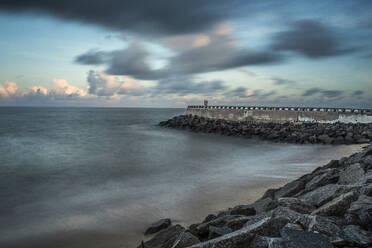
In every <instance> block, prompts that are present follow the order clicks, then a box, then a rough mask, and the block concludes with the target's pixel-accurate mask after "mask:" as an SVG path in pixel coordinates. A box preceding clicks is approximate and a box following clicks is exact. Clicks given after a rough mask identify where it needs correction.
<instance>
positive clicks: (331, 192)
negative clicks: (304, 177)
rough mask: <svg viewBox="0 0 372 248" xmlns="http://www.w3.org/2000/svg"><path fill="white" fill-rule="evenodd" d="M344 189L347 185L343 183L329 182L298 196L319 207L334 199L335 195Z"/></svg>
mask: <svg viewBox="0 0 372 248" xmlns="http://www.w3.org/2000/svg"><path fill="white" fill-rule="evenodd" d="M344 189H345V187H344V186H342V185H337V184H328V185H325V186H322V187H319V188H317V189H315V190H313V191H310V192H307V193H305V194H303V195H301V196H299V197H298V198H299V199H301V200H303V201H304V202H307V203H309V204H311V205H313V206H316V207H318V206H321V205H323V204H325V203H327V202H328V201H330V200H332V199H333V198H334V197H336V196H337V195H339V194H340V193H341V192H343V190H344Z"/></svg>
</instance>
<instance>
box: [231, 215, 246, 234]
mask: <svg viewBox="0 0 372 248" xmlns="http://www.w3.org/2000/svg"><path fill="white" fill-rule="evenodd" d="M249 220H252V217H251V216H249V217H248V216H242V217H239V218H235V219H232V220H230V221H227V222H226V226H227V227H229V228H231V229H232V230H233V231H236V230H239V229H240V228H242V227H243V226H244V224H245V223H247V222H248V221H249Z"/></svg>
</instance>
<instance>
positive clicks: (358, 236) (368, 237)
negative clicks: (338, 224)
mask: <svg viewBox="0 0 372 248" xmlns="http://www.w3.org/2000/svg"><path fill="white" fill-rule="evenodd" d="M343 232H344V239H345V240H346V241H347V243H348V244H349V245H353V246H357V247H368V246H371V245H372V233H371V232H368V231H365V230H363V229H361V228H360V227H359V226H355V225H349V226H346V227H345V228H344V229H343Z"/></svg>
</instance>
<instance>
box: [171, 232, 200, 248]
mask: <svg viewBox="0 0 372 248" xmlns="http://www.w3.org/2000/svg"><path fill="white" fill-rule="evenodd" d="M198 243H200V240H199V239H198V238H197V237H195V236H194V235H193V234H192V233H190V232H188V231H184V232H182V233H181V234H180V235H179V236H178V238H177V239H176V241H175V242H174V243H173V245H172V247H171V248H185V247H188V246H192V245H195V244H198Z"/></svg>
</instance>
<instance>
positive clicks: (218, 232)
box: [208, 226, 233, 239]
mask: <svg viewBox="0 0 372 248" xmlns="http://www.w3.org/2000/svg"><path fill="white" fill-rule="evenodd" d="M231 232H233V230H232V229H231V228H229V227H226V226H223V227H216V226H209V236H208V239H214V238H217V237H220V236H222V235H225V234H228V233H231Z"/></svg>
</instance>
